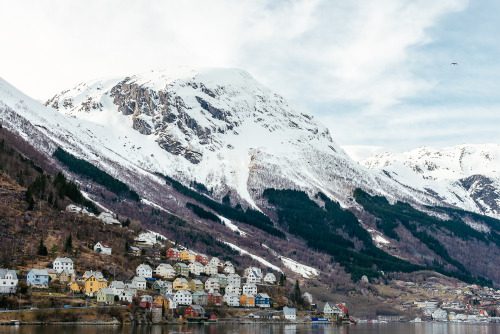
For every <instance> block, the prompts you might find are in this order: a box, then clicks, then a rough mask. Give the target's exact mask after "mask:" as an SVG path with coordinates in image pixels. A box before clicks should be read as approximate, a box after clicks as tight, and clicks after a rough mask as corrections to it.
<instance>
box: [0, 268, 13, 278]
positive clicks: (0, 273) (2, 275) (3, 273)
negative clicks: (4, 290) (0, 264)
mask: <svg viewBox="0 0 500 334" xmlns="http://www.w3.org/2000/svg"><path fill="white" fill-rule="evenodd" d="M8 273H10V274H11V275H12V279H17V274H16V272H15V271H14V270H11V269H0V278H2V279H3V278H5V276H7V274H8Z"/></svg>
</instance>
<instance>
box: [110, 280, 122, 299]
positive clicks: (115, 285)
mask: <svg viewBox="0 0 500 334" xmlns="http://www.w3.org/2000/svg"><path fill="white" fill-rule="evenodd" d="M108 288H109V289H111V290H113V293H114V294H115V296H119V295H120V294H121V293H122V292H123V291H125V283H123V281H113V282H111V284H110V285H109V286H108Z"/></svg>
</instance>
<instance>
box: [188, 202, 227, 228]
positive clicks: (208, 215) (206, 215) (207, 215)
mask: <svg viewBox="0 0 500 334" xmlns="http://www.w3.org/2000/svg"><path fill="white" fill-rule="evenodd" d="M186 207H187V208H188V209H190V210H192V211H193V212H194V214H195V215H197V216H198V217H200V218H202V219H209V220H212V221H214V222H216V223H219V224H222V221H221V220H220V219H219V217H217V216H216V215H214V214H213V213H212V212H210V211H207V210H205V209H203V208H202V207H200V206H198V205H196V204H193V203H189V202H188V203H186Z"/></svg>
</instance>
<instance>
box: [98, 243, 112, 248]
mask: <svg viewBox="0 0 500 334" xmlns="http://www.w3.org/2000/svg"><path fill="white" fill-rule="evenodd" d="M97 244H100V245H101V246H102V247H103V248H111V246H110V245H108V244H107V243H104V242H101V241H98V242H97V243H96V244H95V245H96V246H97Z"/></svg>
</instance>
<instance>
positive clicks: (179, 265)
mask: <svg viewBox="0 0 500 334" xmlns="http://www.w3.org/2000/svg"><path fill="white" fill-rule="evenodd" d="M174 267H181V268H187V267H188V266H187V264H185V263H182V262H177V263H176V264H175V265H174Z"/></svg>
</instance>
